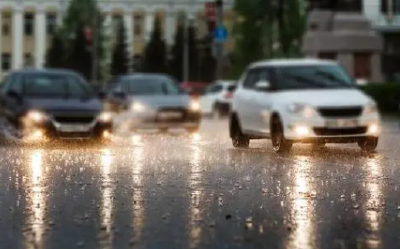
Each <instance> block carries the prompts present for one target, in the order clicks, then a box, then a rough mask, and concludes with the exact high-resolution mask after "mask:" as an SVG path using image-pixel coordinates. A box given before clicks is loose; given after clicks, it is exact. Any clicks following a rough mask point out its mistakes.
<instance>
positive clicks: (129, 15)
mask: <svg viewBox="0 0 400 249" xmlns="http://www.w3.org/2000/svg"><path fill="white" fill-rule="evenodd" d="M124 24H125V30H126V38H127V41H126V42H127V48H128V53H129V72H130V71H131V69H132V63H131V62H132V58H133V12H132V11H129V12H125V13H124Z"/></svg>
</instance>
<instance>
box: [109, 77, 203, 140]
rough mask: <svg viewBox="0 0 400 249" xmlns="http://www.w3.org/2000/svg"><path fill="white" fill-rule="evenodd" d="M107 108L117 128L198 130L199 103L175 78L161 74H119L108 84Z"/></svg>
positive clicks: (131, 129)
mask: <svg viewBox="0 0 400 249" xmlns="http://www.w3.org/2000/svg"><path fill="white" fill-rule="evenodd" d="M105 106H106V109H108V110H110V111H112V112H114V113H115V117H114V127H115V128H116V129H129V130H130V131H135V130H141V129H159V130H161V131H163V132H166V131H168V129H171V128H184V129H186V130H187V131H188V132H191V133H193V132H197V131H198V129H199V126H200V121H201V111H200V103H199V102H198V101H196V100H194V99H192V98H191V97H190V96H189V95H188V94H187V93H185V92H184V91H183V90H182V89H180V88H179V86H178V84H177V83H176V81H175V80H174V79H172V78H171V77H169V76H166V75H161V74H133V75H126V76H121V77H119V78H118V80H117V82H115V83H114V85H113V86H111V87H110V90H109V93H108V95H107V96H106V99H105Z"/></svg>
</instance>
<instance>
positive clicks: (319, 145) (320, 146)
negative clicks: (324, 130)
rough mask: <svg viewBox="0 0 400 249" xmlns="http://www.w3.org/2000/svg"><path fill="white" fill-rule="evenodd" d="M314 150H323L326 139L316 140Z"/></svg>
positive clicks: (313, 145)
mask: <svg viewBox="0 0 400 249" xmlns="http://www.w3.org/2000/svg"><path fill="white" fill-rule="evenodd" d="M311 148H312V150H321V149H323V148H325V142H324V141H316V142H313V143H312V145H311Z"/></svg>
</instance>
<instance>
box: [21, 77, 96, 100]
mask: <svg viewBox="0 0 400 249" xmlns="http://www.w3.org/2000/svg"><path fill="white" fill-rule="evenodd" d="M23 95H24V96H29V97H48V98H57V97H58V98H59V97H66V98H86V97H87V98H88V97H91V96H92V92H91V91H90V87H89V86H88V85H85V82H83V81H82V80H81V79H80V78H79V77H76V76H75V75H68V74H48V73H41V74H39V73H35V74H30V75H24V77H23Z"/></svg>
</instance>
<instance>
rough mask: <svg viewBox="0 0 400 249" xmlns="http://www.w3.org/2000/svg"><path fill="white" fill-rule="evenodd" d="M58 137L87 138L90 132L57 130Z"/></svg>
mask: <svg viewBox="0 0 400 249" xmlns="http://www.w3.org/2000/svg"><path fill="white" fill-rule="evenodd" d="M58 135H59V136H60V138H88V137H90V136H91V133H90V132H59V133H58Z"/></svg>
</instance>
